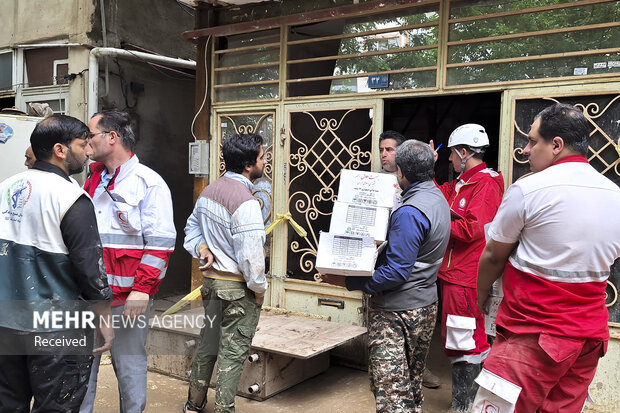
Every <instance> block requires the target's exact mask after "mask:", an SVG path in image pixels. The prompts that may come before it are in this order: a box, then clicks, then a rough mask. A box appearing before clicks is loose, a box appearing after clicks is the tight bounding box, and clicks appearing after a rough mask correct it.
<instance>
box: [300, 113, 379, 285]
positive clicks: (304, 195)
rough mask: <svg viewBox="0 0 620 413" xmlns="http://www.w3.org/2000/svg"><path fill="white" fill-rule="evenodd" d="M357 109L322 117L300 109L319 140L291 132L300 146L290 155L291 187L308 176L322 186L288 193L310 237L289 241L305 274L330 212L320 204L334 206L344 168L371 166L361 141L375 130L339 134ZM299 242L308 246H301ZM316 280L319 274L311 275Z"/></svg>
mask: <svg viewBox="0 0 620 413" xmlns="http://www.w3.org/2000/svg"><path fill="white" fill-rule="evenodd" d="M355 110H356V109H351V110H348V111H346V112H345V113H344V114H343V115H342V117H341V118H340V119H339V120H338V119H334V118H320V119H317V116H316V115H320V112H314V113H310V112H301V113H303V114H304V115H307V116H309V117H310V118H311V119H312V123H313V124H314V125H315V127H316V129H317V131H319V137H318V139H316V140H314V141H313V142H306V141H304V140H303V139H301V138H300V137H298V136H295V135H294V134H293V132H292V131H291V134H290V138H291V144H293V143H294V144H295V146H296V147H297V150H296V152H294V153H291V154H290V155H289V164H290V167H291V180H290V182H289V184H288V186H289V188H291V185H293V184H295V183H296V182H297V183H299V182H301V181H303V182H305V180H307V179H315V180H316V181H315V182H316V185H318V187H319V188H320V189H319V191H318V192H316V193H314V194H311V193H308V191H307V190H298V191H296V192H294V193H292V194H290V195H289V200H288V204H289V210H290V211H291V212H292V213H294V214H296V215H299V216H301V217H302V218H301V220H303V222H305V225H304V227H305V228H306V229H307V230H308V237H306V238H304V239H303V240H301V241H298V240H293V241H291V243H290V248H291V252H292V253H295V254H300V255H299V268H300V269H301V271H303V272H304V273H306V274H311V273H312V272H313V271H314V270H315V268H314V262H315V258H316V252H317V246H318V236H319V234H318V230H317V229H316V228H315V227H316V225H314V223H315V221H316V220H317V218H319V217H321V216H322V217H326V216H330V215H331V213H332V212H331V208H330V209H329V211H326V210H325V208H322V207H321V205H320V204H321V203H324V202H325V203H328V204H329V205H331V204H332V203H333V201H334V200H335V199H336V188H335V184H336V181H337V180H338V178H339V177H340V170H342V169H359V167H360V166H364V165H369V164H370V161H371V151H369V150H368V151H365V150H363V149H362V147H361V146H360V142H362V141H363V140H365V139H369V137H370V136H371V133H372V124H371V125H370V128H369V129H368V130H366V131H364V132H363V133H362V134H361V136H358V137H355V138H353V139H352V140H351V138H349V139H347V140H348V141H349V142H348V143H347V142H346V141H345V140H344V139H343V138H342V137H341V136H340V135H339V133H340V132H339V129H340V127H341V126H342V124H343V121H344V120H345V119H346V118H347V116H348V115H349V114H351V113H352V112H353V111H355ZM300 242H303V243H305V245H303V246H302V245H300ZM312 275H313V278H314V279H315V280H317V274H312Z"/></svg>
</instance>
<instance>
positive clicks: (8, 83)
mask: <svg viewBox="0 0 620 413" xmlns="http://www.w3.org/2000/svg"><path fill="white" fill-rule="evenodd" d="M12 89H13V53H12V52H4V53H0V90H12Z"/></svg>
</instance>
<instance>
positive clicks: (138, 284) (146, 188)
mask: <svg viewBox="0 0 620 413" xmlns="http://www.w3.org/2000/svg"><path fill="white" fill-rule="evenodd" d="M104 169H105V165H104V164H103V163H101V162H94V163H92V164H91V165H90V170H91V176H90V177H89V178H88V179H87V180H86V182H85V184H84V189H85V190H86V192H88V194H89V195H90V196H91V197H92V198H93V202H94V204H95V213H96V215H97V226H98V228H99V234H100V236H101V243H102V244H103V259H104V261H105V265H106V272H107V274H108V283H109V285H110V287H112V290H113V291H114V299H113V302H112V305H122V304H124V302H125V300H126V299H127V296H128V295H129V293H130V292H131V291H132V290H136V291H140V292H144V293H147V294H149V295H150V296H151V297H152V296H153V295H155V293H156V292H157V289H158V287H159V283H160V282H161V280H162V279H163V278H164V276H165V274H166V269H167V268H168V261H169V259H170V254H171V253H172V251H173V250H174V245H175V240H176V230H175V227H174V221H173V215H172V196H171V194H170V189H169V188H168V186H167V185H166V182H164V180H163V179H162V178H161V176H159V174H157V173H156V172H155V171H153V170H152V169H150V168H148V167H147V166H144V165H142V164H141V163H139V160H138V157H137V156H136V155H132V157H131V158H130V159H129V160H128V161H127V162H125V163H124V164H123V165H121V166H119V167H118V168H117V170H116V173H115V175H114V177H113V178H112V179H111V180H110V182H109V184H108V186H107V189H106V190H104V191H101V192H100V193H98V195H97V196H96V197H95V191H96V189H97V186H98V185H99V183H100V182H101V174H102V172H103V171H104Z"/></svg>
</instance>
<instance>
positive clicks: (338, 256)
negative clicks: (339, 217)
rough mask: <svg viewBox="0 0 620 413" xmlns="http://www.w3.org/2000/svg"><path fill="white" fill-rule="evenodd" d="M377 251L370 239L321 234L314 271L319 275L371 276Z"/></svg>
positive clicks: (327, 233) (328, 233) (329, 233)
mask: <svg viewBox="0 0 620 413" xmlns="http://www.w3.org/2000/svg"><path fill="white" fill-rule="evenodd" d="M378 251H379V250H378V249H377V248H375V240H374V239H373V238H372V237H358V236H354V235H344V234H334V233H331V232H321V234H320V236H319V248H318V250H317V254H316V269H317V271H318V272H320V273H321V274H335V275H347V276H349V275H354V276H371V275H372V271H373V270H374V268H375V262H376V261H377V253H378Z"/></svg>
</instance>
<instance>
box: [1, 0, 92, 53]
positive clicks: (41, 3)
mask: <svg viewBox="0 0 620 413" xmlns="http://www.w3.org/2000/svg"><path fill="white" fill-rule="evenodd" d="M94 7H95V5H94V3H93V1H92V0H28V1H20V0H3V1H2V16H3V18H2V25H0V48H4V47H9V46H12V45H16V44H24V43H35V42H37V43H41V42H47V41H53V40H69V41H70V42H77V43H82V42H85V41H86V40H87V37H86V33H87V32H88V31H89V25H90V19H89V18H88V17H89V16H90V15H92V12H93V9H94ZM43 16H44V18H42V17H43Z"/></svg>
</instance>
